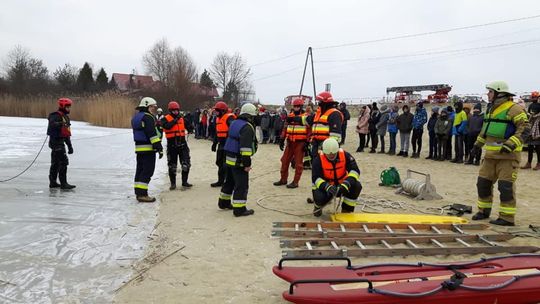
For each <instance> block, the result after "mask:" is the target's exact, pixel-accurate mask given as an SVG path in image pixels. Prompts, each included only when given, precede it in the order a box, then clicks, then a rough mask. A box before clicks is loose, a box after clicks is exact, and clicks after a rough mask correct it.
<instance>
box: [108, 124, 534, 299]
mask: <svg viewBox="0 0 540 304" xmlns="http://www.w3.org/2000/svg"><path fill="white" fill-rule="evenodd" d="M355 125H356V119H354V118H353V119H352V120H351V121H350V123H349V127H348V137H347V140H346V144H345V146H344V148H345V149H346V150H347V151H350V152H353V153H352V154H353V155H354V156H355V158H356V160H357V162H358V165H359V167H360V169H361V177H360V178H361V182H362V184H363V191H362V195H361V198H362V199H365V200H375V199H387V200H392V201H399V202H405V204H404V205H406V206H411V207H412V208H416V209H420V210H424V208H427V207H440V206H443V205H447V204H452V203H462V204H466V205H471V206H473V208H476V206H475V202H476V177H477V173H478V168H479V167H477V166H465V165H463V164H459V165H458V164H453V163H450V162H434V161H431V160H425V159H424V158H425V156H427V132H424V147H423V150H422V155H421V158H420V159H411V158H402V157H397V156H388V155H383V154H368V153H366V152H364V153H355V152H354V151H355V150H356V147H357V145H358V136H357V134H356V133H355V132H354V126H355ZM387 138H388V136H387ZM387 144H388V143H387ZM189 145H190V149H191V158H192V173H191V175H190V182H191V183H193V184H194V187H193V188H192V189H190V190H186V191H181V190H175V191H168V190H165V189H163V192H162V193H161V195H160V199H161V201H160V202H159V216H158V219H157V222H156V227H155V229H154V231H153V232H152V234H151V235H150V236H149V238H150V239H151V244H150V247H149V248H148V250H147V255H146V258H145V259H144V260H142V261H138V262H136V263H134V264H133V268H134V275H133V276H132V277H136V279H134V280H132V281H131V282H129V283H128V284H125V285H124V286H122V287H121V288H120V289H119V290H118V291H117V295H116V298H115V300H114V302H115V303H196V302H202V303H285V301H284V300H283V299H282V298H281V293H282V292H283V291H284V290H285V289H286V288H287V287H288V284H286V283H285V282H284V281H282V280H280V279H278V278H277V277H276V276H274V275H273V274H272V270H271V268H272V266H273V265H275V264H276V263H277V262H278V261H279V259H280V257H281V249H280V248H279V241H278V239H275V238H272V237H271V233H270V232H271V230H272V222H274V221H298V220H302V221H317V220H318V219H317V218H315V217H313V216H311V215H307V214H309V213H311V211H312V206H311V205H308V204H306V198H307V197H308V196H310V195H311V190H310V189H311V171H304V174H303V176H302V179H301V181H300V187H299V188H297V189H287V188H285V187H275V186H273V185H272V182H274V181H277V180H278V179H279V166H280V161H279V159H280V157H281V154H282V152H281V151H280V150H279V148H278V146H277V145H271V144H268V145H260V146H259V151H258V152H257V154H256V155H255V157H254V158H253V161H254V165H253V170H252V171H251V173H250V189H249V196H248V208H253V209H254V210H255V215H254V216H249V217H246V218H235V217H234V216H233V215H232V212H230V211H221V210H219V209H218V208H217V198H218V194H219V189H216V188H210V186H209V184H210V183H211V182H214V181H215V179H216V174H217V173H216V167H215V165H214V157H215V156H214V153H212V152H211V151H210V142H209V141H206V140H194V139H190V141H189ZM398 145H399V142H398ZM523 158H526V154H525V153H523V155H522V160H523ZM158 166H166V162H165V161H164V159H163V160H161V161H160V162H159V164H158ZM390 166H395V167H396V168H397V169H398V170H399V172H400V174H401V176H402V178H403V177H405V174H406V170H407V169H413V170H417V171H420V172H426V173H429V174H431V178H432V182H433V183H434V185H435V186H436V187H437V192H438V193H439V194H441V195H442V196H443V199H442V200H437V201H415V200H413V199H411V198H408V197H405V196H402V195H397V194H394V191H395V190H394V189H391V188H385V187H380V186H378V183H379V175H380V173H381V171H382V170H383V169H386V168H388V167H390ZM291 173H292V171H291ZM539 176H540V172H538V171H532V170H525V171H524V170H522V171H520V173H519V176H518V180H517V193H518V194H517V199H518V213H517V218H516V221H517V224H518V225H519V227H514V228H511V229H513V230H523V231H527V230H529V231H530V229H528V225H529V224H533V225H540V216H539V215H540V211H539V210H538V209H536V206H535V203H536V202H538V193H537V191H538V190H537V189H538V177H539ZM162 178H165V177H162ZM291 178H292V174H291V175H290V177H289V179H291ZM495 197H496V199H495V206H496V209H495V210H494V211H495V212H494V215H496V214H497V213H496V211H497V208H498V192H497V190H496V187H495ZM257 201H259V203H260V204H261V205H262V206H265V207H270V208H274V209H278V210H282V211H286V212H289V213H293V214H298V215H300V216H293V215H286V214H283V213H280V212H275V211H271V210H266V209H264V208H262V207H261V206H259V205H257ZM358 211H359V210H358V207H357V212H358ZM384 211H385V212H388V213H414V211H413V209H410V210H393V209H387V210H384ZM330 212H331V210H330V208H326V209H325V213H324V215H323V218H322V219H323V220H329V214H330ZM470 216H471V215H466V216H465V217H467V218H469V219H470ZM492 217H493V215H492ZM505 230H506V229H504V228H498V229H497V231H505ZM511 243H512V244H522V245H523V244H529V245H535V246H540V241H539V239H537V238H531V237H519V238H515V239H513V240H511ZM171 253H173V254H172V255H170V256H168V255H169V254H171ZM478 257H480V256H479V255H477V256H470V255H468V256H466V255H460V256H432V257H423V256H408V257H381V258H370V259H353V261H354V262H355V263H357V264H366V263H372V262H380V261H403V260H408V261H419V260H424V261H443V260H444V261H452V260H455V261H458V260H465V259H471V260H472V259H475V258H478ZM163 258H165V260H162V259H163ZM139 273H143V274H142V275H141V276H138V275H137V274H139Z"/></svg>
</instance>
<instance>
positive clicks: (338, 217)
mask: <svg viewBox="0 0 540 304" xmlns="http://www.w3.org/2000/svg"><path fill="white" fill-rule="evenodd" d="M331 217H332V221H333V222H341V223H389V224H467V223H468V222H469V221H468V220H467V219H464V218H461V217H457V216H444V215H425V214H393V213H337V214H334V215H332V216H331Z"/></svg>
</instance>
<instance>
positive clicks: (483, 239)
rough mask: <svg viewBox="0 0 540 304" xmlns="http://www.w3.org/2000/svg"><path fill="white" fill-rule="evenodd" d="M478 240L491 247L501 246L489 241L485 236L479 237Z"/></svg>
mask: <svg viewBox="0 0 540 304" xmlns="http://www.w3.org/2000/svg"><path fill="white" fill-rule="evenodd" d="M478 240H479V241H480V242H484V243H486V244H488V245H489V246H493V247H495V246H499V244H497V243H495V242H492V241H491V240H488V239H487V238H486V237H485V236H483V235H479V236H478Z"/></svg>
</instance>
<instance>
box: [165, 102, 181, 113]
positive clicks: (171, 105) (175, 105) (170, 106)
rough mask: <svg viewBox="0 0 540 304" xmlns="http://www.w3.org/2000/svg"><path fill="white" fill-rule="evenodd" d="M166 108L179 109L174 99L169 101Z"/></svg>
mask: <svg viewBox="0 0 540 304" xmlns="http://www.w3.org/2000/svg"><path fill="white" fill-rule="evenodd" d="M168 108H169V111H171V110H180V105H179V104H178V102H176V101H171V102H169V105H168Z"/></svg>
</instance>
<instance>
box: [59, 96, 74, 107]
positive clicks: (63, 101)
mask: <svg viewBox="0 0 540 304" xmlns="http://www.w3.org/2000/svg"><path fill="white" fill-rule="evenodd" d="M72 104H73V101H71V99H69V98H66V97H63V98H60V99H58V107H59V108H61V109H63V108H65V107H71V105H72Z"/></svg>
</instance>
